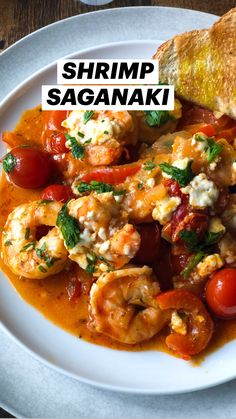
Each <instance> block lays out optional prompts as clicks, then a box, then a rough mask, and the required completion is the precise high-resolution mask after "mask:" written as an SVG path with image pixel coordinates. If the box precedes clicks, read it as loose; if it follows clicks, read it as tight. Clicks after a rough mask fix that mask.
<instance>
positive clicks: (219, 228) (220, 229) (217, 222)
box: [208, 217, 226, 234]
mask: <svg viewBox="0 0 236 419" xmlns="http://www.w3.org/2000/svg"><path fill="white" fill-rule="evenodd" d="M225 230H226V228H225V226H224V225H223V224H222V222H221V219H220V218H219V217H212V218H211V219H210V222H209V227H208V231H210V232H211V233H222V234H223V233H225Z"/></svg>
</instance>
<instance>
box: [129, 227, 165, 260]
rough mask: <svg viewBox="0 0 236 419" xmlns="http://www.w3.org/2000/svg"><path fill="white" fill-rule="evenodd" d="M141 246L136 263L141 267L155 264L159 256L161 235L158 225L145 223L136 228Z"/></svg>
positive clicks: (136, 256)
mask: <svg viewBox="0 0 236 419" xmlns="http://www.w3.org/2000/svg"><path fill="white" fill-rule="evenodd" d="M136 228H137V230H138V232H139V234H140V236H141V244H140V248H139V250H138V252H137V253H136V255H135V263H138V264H140V265H142V264H143V265H145V264H147V265H148V264H151V263H154V262H155V261H156V260H157V259H158V256H159V249H160V239H161V233H160V228H159V225H158V224H157V223H143V224H139V225H137V226H136Z"/></svg>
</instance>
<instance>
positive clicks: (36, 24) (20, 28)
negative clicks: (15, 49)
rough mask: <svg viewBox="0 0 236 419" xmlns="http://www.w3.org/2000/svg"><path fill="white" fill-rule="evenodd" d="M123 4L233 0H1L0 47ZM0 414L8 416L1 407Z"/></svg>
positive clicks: (221, 5) (224, 2) (216, 7)
mask: <svg viewBox="0 0 236 419" xmlns="http://www.w3.org/2000/svg"><path fill="white" fill-rule="evenodd" d="M124 6H173V7H184V8H186V9H195V10H201V11H203V12H208V13H213V14H216V15H222V14H224V13H225V12H226V11H227V10H229V9H231V8H232V7H236V0H163V1H161V0H114V1H113V2H111V3H110V4H107V5H105V6H101V7H94V6H87V5H85V4H83V3H81V2H80V1H76V0H24V1H22V0H0V50H3V49H5V48H7V47H9V46H10V45H11V44H13V43H14V42H16V41H17V40H18V39H20V38H22V37H23V36H25V35H27V34H29V33H31V32H33V31H35V30H36V29H39V28H41V27H43V26H45V25H49V24H50V23H53V22H56V21H57V20H60V19H64V18H66V17H69V16H74V15H78V14H80V13H87V12H91V11H93V10H98V9H106V8H112V7H124ZM0 417H1V418H3V417H11V415H9V414H8V413H7V412H5V411H4V410H2V409H0Z"/></svg>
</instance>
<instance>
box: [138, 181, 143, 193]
mask: <svg viewBox="0 0 236 419" xmlns="http://www.w3.org/2000/svg"><path fill="white" fill-rule="evenodd" d="M143 187H144V185H143V183H142V182H140V183H138V184H137V188H138V189H139V190H140V191H141V190H142V189H143Z"/></svg>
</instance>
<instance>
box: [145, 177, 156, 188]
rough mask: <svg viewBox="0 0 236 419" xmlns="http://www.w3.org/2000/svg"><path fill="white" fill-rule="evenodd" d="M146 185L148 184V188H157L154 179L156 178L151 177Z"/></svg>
mask: <svg viewBox="0 0 236 419" xmlns="http://www.w3.org/2000/svg"><path fill="white" fill-rule="evenodd" d="M146 184H147V186H148V187H149V188H154V186H155V179H154V177H150V178H149V179H148V180H147V182H146Z"/></svg>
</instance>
